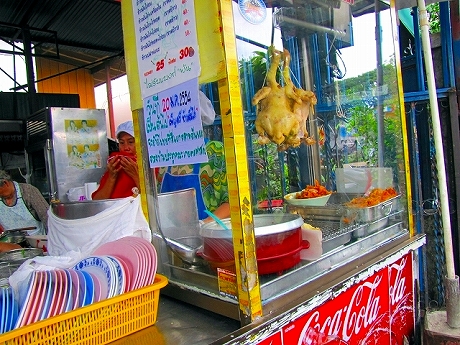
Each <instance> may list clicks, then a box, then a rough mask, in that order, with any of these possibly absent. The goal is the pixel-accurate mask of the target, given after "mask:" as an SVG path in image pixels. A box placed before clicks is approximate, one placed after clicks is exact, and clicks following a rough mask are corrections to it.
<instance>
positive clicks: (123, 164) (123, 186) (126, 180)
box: [91, 121, 139, 200]
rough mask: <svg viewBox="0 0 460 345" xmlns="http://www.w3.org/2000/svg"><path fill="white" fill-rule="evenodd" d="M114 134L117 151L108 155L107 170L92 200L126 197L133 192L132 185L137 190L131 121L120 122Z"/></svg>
mask: <svg viewBox="0 0 460 345" xmlns="http://www.w3.org/2000/svg"><path fill="white" fill-rule="evenodd" d="M116 136H117V139H118V149H119V151H118V152H112V153H111V154H110V155H109V158H108V160H107V171H106V172H105V173H104V175H102V178H101V181H100V185H99V188H98V189H97V190H95V191H94V192H93V194H92V196H91V197H92V199H93V200H102V199H116V198H126V197H128V196H132V195H133V194H134V193H133V188H134V187H136V188H137V189H138V190H139V172H138V167H137V162H136V145H135V141H136V140H135V138H134V128H133V122H132V121H127V122H123V123H122V124H120V125H119V126H118V128H117V132H116Z"/></svg>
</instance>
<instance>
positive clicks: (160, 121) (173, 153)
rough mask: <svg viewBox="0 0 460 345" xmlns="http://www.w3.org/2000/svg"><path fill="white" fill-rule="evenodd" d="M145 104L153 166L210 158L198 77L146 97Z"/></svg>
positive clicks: (150, 157)
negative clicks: (204, 133) (201, 111)
mask: <svg viewBox="0 0 460 345" xmlns="http://www.w3.org/2000/svg"><path fill="white" fill-rule="evenodd" d="M143 107H144V119H145V134H146V139H147V148H148V153H149V164H150V167H151V168H154V167H163V166H172V165H182V164H193V163H202V162H207V161H208V156H207V154H206V146H205V143H204V135H203V125H202V123H201V117H200V109H199V99H198V80H197V79H193V80H189V81H187V82H185V83H183V84H180V85H177V86H175V87H173V88H170V89H168V90H165V91H162V92H159V93H158V94H155V95H153V96H150V97H147V98H145V99H144V105H143Z"/></svg>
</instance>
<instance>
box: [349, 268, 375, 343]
mask: <svg viewBox="0 0 460 345" xmlns="http://www.w3.org/2000/svg"><path fill="white" fill-rule="evenodd" d="M381 281H382V277H381V276H376V277H375V279H374V282H373V283H369V282H365V283H364V284H362V285H360V286H358V288H357V289H356V291H355V293H354V294H353V296H352V297H351V300H350V304H349V305H348V310H347V314H346V315H345V320H344V321H345V324H344V327H343V329H342V339H343V340H345V341H347V340H349V339H350V338H351V336H352V334H353V333H354V334H358V333H359V332H360V330H361V327H362V325H361V322H364V325H363V326H364V327H366V328H367V327H369V325H370V324H371V323H372V322H374V321H375V320H376V319H377V317H378V315H379V310H380V305H379V302H380V296H375V290H377V287H378V286H379V284H380V282H381ZM364 288H369V289H370V291H369V296H368V298H367V303H366V305H365V306H363V305H362V304H361V300H362V298H363V293H364ZM360 306H361V308H360V309H359V310H358V313H356V312H354V311H353V309H354V308H353V307H356V309H357V308H359V307H360Z"/></svg>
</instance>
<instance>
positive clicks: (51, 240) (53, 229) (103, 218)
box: [48, 195, 152, 258]
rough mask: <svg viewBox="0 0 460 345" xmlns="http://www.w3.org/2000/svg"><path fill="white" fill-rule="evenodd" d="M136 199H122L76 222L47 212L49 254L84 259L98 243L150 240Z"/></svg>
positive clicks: (148, 231) (138, 198) (146, 224)
mask: <svg viewBox="0 0 460 345" xmlns="http://www.w3.org/2000/svg"><path fill="white" fill-rule="evenodd" d="M140 199H141V197H140V195H138V196H137V197H135V198H134V197H127V198H123V199H120V200H119V201H117V202H115V203H114V204H113V205H112V206H111V207H109V208H108V209H106V210H104V211H102V212H100V213H98V214H96V215H94V216H91V217H87V218H80V219H62V218H59V217H57V216H56V215H55V214H54V213H53V212H52V211H51V210H48V253H49V255H52V256H70V257H72V258H84V257H86V256H88V255H90V254H91V253H92V252H93V251H94V250H95V249H96V248H97V247H99V246H100V245H101V244H104V243H106V242H110V241H115V240H117V239H119V238H122V237H125V236H137V237H142V238H144V239H146V240H148V241H151V239H152V233H151V230H150V227H149V224H148V222H147V220H146V219H145V216H144V213H143V212H142V208H141V205H140Z"/></svg>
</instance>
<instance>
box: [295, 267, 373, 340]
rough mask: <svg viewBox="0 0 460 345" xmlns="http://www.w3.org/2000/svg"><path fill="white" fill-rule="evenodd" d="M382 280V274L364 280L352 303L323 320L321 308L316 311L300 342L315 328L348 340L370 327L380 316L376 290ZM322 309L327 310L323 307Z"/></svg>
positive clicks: (308, 321)
mask: <svg viewBox="0 0 460 345" xmlns="http://www.w3.org/2000/svg"><path fill="white" fill-rule="evenodd" d="M381 281H382V276H381V275H377V276H376V277H375V279H374V281H373V282H364V283H363V284H361V285H359V286H357V287H356V290H355V291H354V293H353V296H352V297H351V299H350V303H349V304H348V305H347V306H344V307H343V308H341V309H338V310H336V311H335V313H334V315H332V316H331V315H329V316H327V317H326V319H325V320H324V321H323V322H322V324H321V321H320V318H321V313H320V310H316V311H314V312H313V313H312V314H311V315H310V317H309V319H308V320H307V322H306V323H305V325H304V327H303V329H302V332H301V334H300V337H299V340H298V341H299V342H298V343H299V344H302V341H303V337H304V336H305V334H306V333H307V330H308V329H310V328H314V329H316V330H317V331H319V332H321V333H323V334H327V335H338V336H339V337H341V338H342V339H343V340H345V341H348V340H349V339H350V338H351V337H352V335H353V334H358V333H359V332H360V331H361V328H362V327H365V328H367V327H369V325H371V324H372V323H373V322H374V321H375V320H376V319H377V318H378V316H379V311H380V309H381V306H380V304H379V303H380V296H376V290H377V288H378V286H379V285H380V282H381ZM366 290H368V295H367V301H366V300H364V298H365V297H366V295H365V294H364V292H366ZM321 310H326V308H322V309H321Z"/></svg>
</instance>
